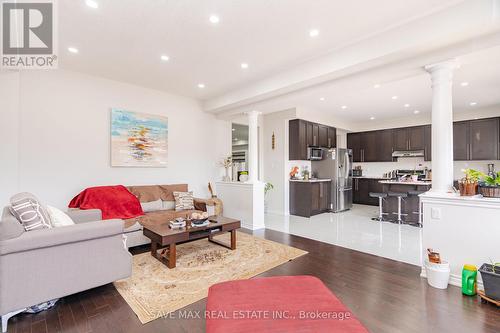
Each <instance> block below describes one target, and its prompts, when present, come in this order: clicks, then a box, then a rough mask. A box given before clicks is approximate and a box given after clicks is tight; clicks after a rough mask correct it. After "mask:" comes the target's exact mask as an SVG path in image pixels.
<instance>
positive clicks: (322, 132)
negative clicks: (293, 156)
mask: <svg viewBox="0 0 500 333" xmlns="http://www.w3.org/2000/svg"><path fill="white" fill-rule="evenodd" d="M318 138H319V139H318V146H320V147H325V148H328V126H324V125H318Z"/></svg>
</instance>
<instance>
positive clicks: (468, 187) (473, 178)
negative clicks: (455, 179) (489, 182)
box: [458, 169, 484, 196]
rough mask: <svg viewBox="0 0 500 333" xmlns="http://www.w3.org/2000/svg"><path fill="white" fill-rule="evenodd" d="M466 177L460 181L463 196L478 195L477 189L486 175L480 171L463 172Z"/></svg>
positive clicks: (459, 185)
mask: <svg viewBox="0 0 500 333" xmlns="http://www.w3.org/2000/svg"><path fill="white" fill-rule="evenodd" d="M463 172H464V173H465V177H464V178H462V179H460V181H459V183H458V187H459V189H460V195H461V196H472V195H476V194H477V188H478V183H479V179H481V177H482V176H484V174H483V173H482V172H480V171H477V170H474V169H465V170H463Z"/></svg>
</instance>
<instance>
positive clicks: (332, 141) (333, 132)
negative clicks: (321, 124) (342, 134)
mask: <svg viewBox="0 0 500 333" xmlns="http://www.w3.org/2000/svg"><path fill="white" fill-rule="evenodd" d="M327 147H328V148H335V147H337V129H336V128H335V127H328V138H327Z"/></svg>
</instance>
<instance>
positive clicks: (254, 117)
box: [247, 111, 260, 183]
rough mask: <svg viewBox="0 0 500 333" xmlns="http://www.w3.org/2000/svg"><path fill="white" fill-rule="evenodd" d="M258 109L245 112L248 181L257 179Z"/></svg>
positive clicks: (254, 181) (256, 180) (253, 181)
mask: <svg viewBox="0 0 500 333" xmlns="http://www.w3.org/2000/svg"><path fill="white" fill-rule="evenodd" d="M259 114H260V112H259V111H250V112H247V116H248V181H249V182H251V183H256V182H258V181H259V139H258V138H259Z"/></svg>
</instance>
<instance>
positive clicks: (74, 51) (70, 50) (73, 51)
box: [68, 47, 78, 53]
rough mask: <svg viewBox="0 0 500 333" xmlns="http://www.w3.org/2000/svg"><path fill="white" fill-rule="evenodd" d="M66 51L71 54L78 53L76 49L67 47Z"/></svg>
mask: <svg viewBox="0 0 500 333" xmlns="http://www.w3.org/2000/svg"><path fill="white" fill-rule="evenodd" d="M68 51H69V52H71V53H78V49H77V48H76V47H68Z"/></svg>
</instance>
